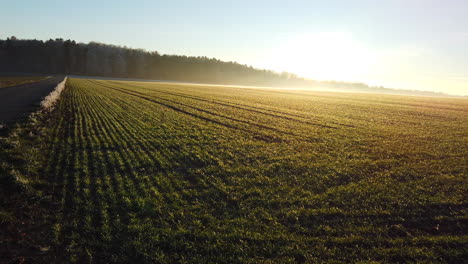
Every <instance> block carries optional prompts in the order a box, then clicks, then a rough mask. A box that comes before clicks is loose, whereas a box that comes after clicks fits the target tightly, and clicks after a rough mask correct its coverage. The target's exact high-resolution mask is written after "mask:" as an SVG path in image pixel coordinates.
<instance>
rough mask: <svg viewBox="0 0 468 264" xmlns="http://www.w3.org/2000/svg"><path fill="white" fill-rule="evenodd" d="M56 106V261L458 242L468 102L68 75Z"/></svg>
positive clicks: (311, 255) (372, 250) (439, 255)
mask: <svg viewBox="0 0 468 264" xmlns="http://www.w3.org/2000/svg"><path fill="white" fill-rule="evenodd" d="M57 111H58V113H60V115H56V116H55V118H54V120H52V121H51V123H50V125H49V126H48V128H47V132H46V133H45V135H46V138H47V140H45V141H46V142H48V143H49V144H45V145H48V146H49V147H48V148H47V149H45V150H44V152H45V155H44V157H45V159H44V160H43V161H41V162H39V163H40V164H42V166H43V167H42V170H41V171H43V172H44V174H43V175H47V176H45V178H44V180H45V181H48V182H49V184H48V186H50V187H51V188H53V189H54V190H55V191H56V193H57V197H58V200H59V201H61V204H60V206H61V207H62V209H61V210H60V212H61V213H60V214H58V216H57V220H56V225H55V229H54V230H55V234H56V241H57V243H58V244H59V245H60V246H59V247H60V248H66V249H67V250H66V251H63V252H61V254H63V259H67V260H74V261H77V260H79V261H81V262H87V261H89V260H90V259H114V260H119V261H118V262H128V261H131V260H133V261H135V260H136V259H137V260H140V261H142V262H161V263H164V262H183V261H184V260H186V259H190V260H191V261H192V262H195V263H208V262H219V263H221V262H222V263H238V262H241V263H247V262H250V263H254V262H258V261H259V260H261V259H263V260H264V259H269V260H271V261H273V262H276V263H277V262H291V263H294V262H295V263H303V262H320V261H325V260H327V261H329V260H330V259H333V260H337V261H338V260H343V259H349V258H352V259H353V260H356V261H359V260H362V261H368V260H374V261H382V262H388V261H393V262H395V261H400V262H404V261H429V262H430V261H432V260H450V259H456V258H460V256H461V254H463V246H461V245H462V244H463V243H464V242H463V241H466V240H464V239H465V238H466V237H464V236H463V230H462V226H463V225H464V224H463V220H462V219H463V217H465V213H464V211H463V204H464V199H463V196H464V191H465V190H466V189H465V187H464V183H463V178H464V172H466V171H465V169H466V167H465V165H464V164H463V162H462V160H463V157H466V156H467V155H468V153H467V149H468V146H467V142H466V140H465V139H464V138H463V133H464V132H466V129H467V127H466V124H467V123H468V117H467V111H468V105H467V101H466V100H459V99H434V98H419V97H403V96H383V95H371V94H369V95H362V94H360V95H357V94H345V93H326V92H306V91H284V90H266V89H245V88H236V87H219V86H218V87H213V86H194V85H187V84H177V83H149V82H147V83H143V82H122V81H109V80H85V79H73V78H71V79H69V81H68V85H67V88H66V89H65V90H64V93H63V98H62V100H60V102H59V105H58V108H57ZM42 177H44V176H42Z"/></svg>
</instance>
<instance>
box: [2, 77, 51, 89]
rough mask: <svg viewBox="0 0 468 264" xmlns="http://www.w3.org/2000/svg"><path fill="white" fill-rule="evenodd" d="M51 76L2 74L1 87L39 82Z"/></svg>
mask: <svg viewBox="0 0 468 264" xmlns="http://www.w3.org/2000/svg"><path fill="white" fill-rule="evenodd" d="M47 78H50V76H1V75H0V88H4V87H10V86H16V85H21V84H25V83H31V82H37V81H41V80H45V79H47Z"/></svg>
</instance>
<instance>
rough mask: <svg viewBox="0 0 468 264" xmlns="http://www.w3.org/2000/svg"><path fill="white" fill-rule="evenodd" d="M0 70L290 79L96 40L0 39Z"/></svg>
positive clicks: (220, 80)
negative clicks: (83, 41) (80, 41)
mask: <svg viewBox="0 0 468 264" xmlns="http://www.w3.org/2000/svg"><path fill="white" fill-rule="evenodd" d="M0 71H1V72H15V73H17V72H26V73H43V74H59V73H60V74H80V75H91V76H108V77H129V78H148V79H165V80H178V81H192V82H209V83H235V84H255V85H260V84H261V85H268V84H271V83H273V82H275V83H281V82H291V80H292V79H294V80H296V81H302V79H299V78H296V77H294V78H291V76H292V75H289V74H277V73H275V72H272V71H266V70H259V69H254V68H252V67H248V66H246V65H241V64H239V63H235V62H223V61H220V60H217V59H214V58H207V57H187V56H176V55H160V54H159V53H157V52H147V51H145V50H141V49H130V48H126V47H118V46H114V45H107V44H102V43H97V42H90V43H88V44H83V43H76V42H75V41H71V40H63V39H55V40H53V39H50V40H47V41H45V42H44V41H40V40H19V39H16V38H15V37H11V38H8V39H6V40H0Z"/></svg>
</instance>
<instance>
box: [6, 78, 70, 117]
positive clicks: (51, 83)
mask: <svg viewBox="0 0 468 264" xmlns="http://www.w3.org/2000/svg"><path fill="white" fill-rule="evenodd" d="M63 78H64V76H54V77H52V78H49V79H47V80H43V81H39V82H35V83H27V84H23V85H18V86H13V87H6V88H2V89H0V124H9V123H12V122H16V121H19V120H21V119H24V118H26V117H27V116H28V115H29V114H30V113H31V112H33V111H35V110H36V109H38V107H39V103H40V102H41V100H42V98H44V97H45V96H47V95H48V94H49V93H50V92H51V91H52V90H53V89H54V88H55V86H56V85H57V84H58V83H59V82H61V81H62V80H63Z"/></svg>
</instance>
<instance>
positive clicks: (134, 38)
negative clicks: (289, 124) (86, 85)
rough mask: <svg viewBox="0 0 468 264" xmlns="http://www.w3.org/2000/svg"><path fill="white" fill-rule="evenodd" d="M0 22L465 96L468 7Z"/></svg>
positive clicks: (304, 7)
mask: <svg viewBox="0 0 468 264" xmlns="http://www.w3.org/2000/svg"><path fill="white" fill-rule="evenodd" d="M0 19H1V22H0V38H2V39H4V38H6V37H9V36H12V35H14V36H16V37H18V38H28V39H29V38H36V39H43V40H45V39H49V38H58V37H61V38H64V39H74V40H76V41H78V42H88V41H92V40H94V41H99V42H104V43H109V44H116V45H122V46H123V45H125V46H129V47H134V48H144V49H146V50H150V51H154V50H156V51H158V52H160V53H166V54H179V55H194V56H208V57H216V58H219V59H221V60H228V61H231V60H232V61H237V62H240V63H243V64H249V65H253V66H254V67H260V68H267V69H272V70H276V71H283V70H285V71H290V72H294V73H297V74H298V75H301V76H304V77H307V78H311V79H318V80H331V79H333V80H343V81H360V82H365V83H368V84H371V85H383V86H386V87H393V88H403V89H419V90H432V91H441V92H446V93H451V94H462V95H468V0H439V1H435V0H386V1H376V0H368V1H359V0H353V1H351V0H342V1H331V0H327V1H313V0H303V1H299V0H287V1H284V0H282V1H276V0H268V1H267V0H265V1H261V0H235V1H231V0H230V1H223V0H198V1H195V0H193V1H189V0H186V1H182V0H179V1H177V0H171V1H169V0H168V1H156V0H152V1H151V0H146V1H145V0H134V1H117V0H112V1H110V0H109V1H99V0H93V1H89V0H81V1H65V0H63V1H50V0H42V1H37V0H30V1H26V0H14V1H13V0H8V1H6V0H0Z"/></svg>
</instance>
